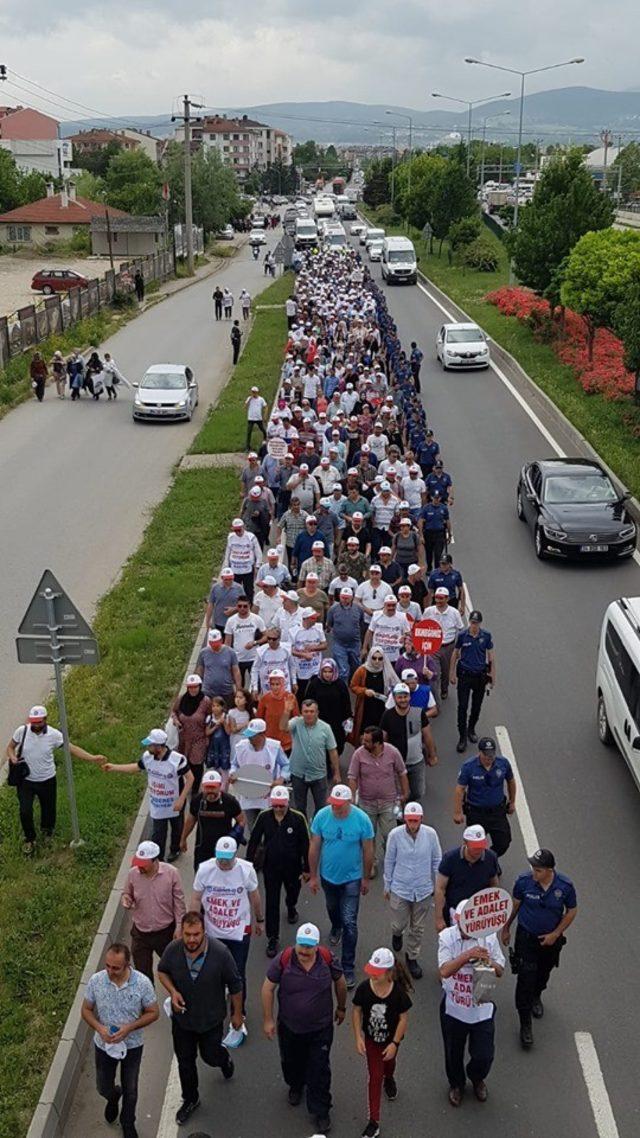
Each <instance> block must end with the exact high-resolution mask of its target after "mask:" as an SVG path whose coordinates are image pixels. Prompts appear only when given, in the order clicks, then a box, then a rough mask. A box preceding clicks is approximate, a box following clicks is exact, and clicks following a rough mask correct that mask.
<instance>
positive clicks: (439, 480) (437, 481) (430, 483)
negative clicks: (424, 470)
mask: <svg viewBox="0 0 640 1138" xmlns="http://www.w3.org/2000/svg"><path fill="white" fill-rule="evenodd" d="M424 484H425V486H426V488H427V494H428V495H429V497H430V498H432V497H433V495H434V493H435V492H436V491H437V492H438V494H439V495H440V497H441V499H442V501H443V502H444V503H445V505H447V504H448V502H449V491H450V489H451V487H452V485H453V479H452V478H451V475H450V474H447V473H446V471H444V470H432V471H431V474H427V477H426V478H425V480H424Z"/></svg>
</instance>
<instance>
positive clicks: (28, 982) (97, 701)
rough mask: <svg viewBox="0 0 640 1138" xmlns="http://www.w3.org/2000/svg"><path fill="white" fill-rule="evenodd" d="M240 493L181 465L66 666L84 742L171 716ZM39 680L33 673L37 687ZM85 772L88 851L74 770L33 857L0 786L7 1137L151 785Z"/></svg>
mask: <svg viewBox="0 0 640 1138" xmlns="http://www.w3.org/2000/svg"><path fill="white" fill-rule="evenodd" d="M290 290H291V279H290V277H289V278H287V277H283V278H280V279H279V280H277V281H276V282H275V283H274V284H273V285H271V286H270V287H269V288H268V289H266V290H265V292H264V293H262V294H261V295H260V296H259V297H258V298H257V303H258V305H263V304H267V305H271V304H275V305H279V306H280V307H278V308H274V309H267V310H265V311H261V310H259V311H258V312H257V313H256V317H255V321H254V324H253V326H252V330H251V333H250V335H249V338H248V341H247V345H246V348H245V351H244V353H243V357H242V361H243V362H242V372H241V375H240V378H239V380H238V372H239V371H240V367H241V365H240V364H239V365H238V368H237V369H236V371H235V373H234V376H233V378H232V380H231V382H230V384H229V385H228V387H227V389H225V392H224V394H223V397H222V399H221V401H220V421H221V423H222V429H223V433H224V432H231V430H232V427H234V428H235V426H236V425H237V424H244V399H245V398H246V391H247V390H248V388H249V387H251V385H252V384H253V383H259V384H260V386H261V387H262V389H263V391H264V393H265V397H266V398H270V397H272V396H273V395H274V394H275V385H276V383H277V377H278V375H279V372H280V362H281V359H282V348H283V343H284V337H285V334H286V322H285V318H284V310H283V308H282V307H281V306H282V305H283V303H284V299H285V297H286V296H288V295H289V292H290ZM214 416H215V413H214V415H213V416H210V417H209V419H208V420H207V422H206V423H205V425H204V426H203V428H202V430H201V432H200V435H199V436H198V437H197V439H196V445H195V446H194V450H196V451H197V452H200V453H202V452H203V451H204V452H206V451H207V450H209V449H210V447H209V445H207V443H206V441H205V440H203V439H202V438H201V436H203V435H207V436H208V437H209V438H210V437H211V425H212V421H213V419H214ZM242 430H243V432H244V428H243V429H242ZM213 438H214V441H215V438H216V436H215V435H214V436H213ZM227 441H228V440H227ZM243 441H244V433H242V437H241V438H240V439H239V441H238V442H236V440H235V438H234V439H233V445H227V446H224V447H222V448H220V449H221V450H223V451H224V452H228V451H230V450H233V449H241V448H242V445H243ZM237 503H238V475H237V471H236V470H234V469H232V468H230V467H222V468H217V469H204V470H193V471H178V472H177V473H176V474H175V477H174V479H173V482H172V484H171V486H170V489H169V491H168V493H167V495H166V497H165V498H164V500H163V501H162V502H161V504H160V505H159V506H158V507H157V508H156V510H155V511H154V513H153V516H152V519H151V522H150V523H149V526H148V527H147V529H146V531H145V533H144V535H143V538H142V542H141V544H140V547H139V548H138V550H137V551H136V553H134V554H133V556H132V557H131V558H130V559H129V560H128V561H127V563H126V564H125V566H124V569H123V572H122V575H121V577H120V579H119V580H118V582H117V584H116V585H115V586H114V587H113V589H111V591H110V592H109V593H108V594H107V595H106V596H105V597H104V598H103V599H102V600H101V601H100V603H99V605H98V610H97V613H96V617H95V620H94V622H93V627H94V629H95V633H96V636H97V639H98V642H99V644H100V651H101V663H100V664H99V666H98V667H95V668H74V669H72V670H71V671H70V673H69V674H68V676H67V677H66V679H65V693H66V699H67V712H68V716H69V724H70V732H71V738H72V740H73V741H74V742H75V743H78V744H80V745H81V746H83V747H85V748H86V749H87V750H89V751H91V752H93V753H97V754H105V755H107V756H108V758H109V759H113V760H114V761H118V762H123V761H126V760H129V761H131V759H133V758H135V757H137V756H138V755H139V754H140V739H142V738H143V737H144V735H145V734H146V733H147V731H148V730H149V728H150V727H152V726H153V725H154V724H159V723H163V722H164V720H165V718H166V715H167V710H168V707H169V705H170V702H171V700H172V699H173V697H174V695H175V692H176V690H177V688H178V686H179V684H180V681H181V679H182V676H183V674H184V669H185V665H186V662H187V660H188V658H189V654H190V652H191V649H192V646H193V642H194V639H195V636H196V634H197V630H198V628H199V626H200V623H201V620H202V616H203V611H204V600H205V597H206V595H207V593H208V588H209V584H210V581H211V576H212V573H213V571H214V569H215V567H216V566H217V565H219V563H220V561H221V558H222V554H223V550H224V545H225V542H226V537H227V533H228V528H229V521H230V519H231V517H232V516H233V514H234V513H235V512H236V510H237ZM27 685H28V675H27V673H26V672H25V692H26V691H27ZM25 702H26V703H27V704H28V702H29V700H28V699H27V697H26V695H25ZM52 718H53V720H54V721H55V713H53V709H52ZM74 772H75V782H76V793H77V799H78V813H79V817H80V828H81V833H82V835H83V837H84V838H85V839H86V845H84V846H82V847H81V848H79V849H78V850H76V851H72V850H70V849H69V846H68V842H69V840H70V837H71V828H70V819H69V811H68V802H67V797H66V790H65V784H64V774H63V771H62V769H59V784H60V785H59V792H58V807H59V821H58V827H57V833H56V836H55V838H54V839H53V841H52V842H51V843H50V844H49V845H48V846H47V847H41V848H39V849H38V852H37V853H36V854H35V856H34V857H33V858H32V859H25V858H24V857H23V855H22V853H21V848H22V837H21V832H20V826H19V821H18V808H17V801H16V794H15V791H14V790H13V789H11V788H10V787H8V786H4V787H2V788H0V889H1V895H2V905H1V907H0V1101H1V1102H2V1111H0V1138H17V1136H20V1135H24V1134H25V1133H26V1131H27V1129H28V1126H29V1121H30V1118H31V1115H32V1113H33V1110H34V1108H35V1105H36V1103H37V1100H38V1095H39V1093H40V1090H41V1087H42V1084H43V1082H44V1079H45V1077H46V1074H47V1070H48V1067H49V1064H50V1062H51V1059H52V1057H53V1054H54V1051H55V1049H56V1046H57V1043H58V1038H59V1035H60V1031H61V1028H62V1026H63V1024H64V1022H65V1020H66V1017H67V1014H68V1011H69V1007H70V1005H71V1003H72V1000H73V997H74V994H75V991H76V988H77V985H78V981H79V978H80V976H81V974H82V970H83V968H84V962H85V960H86V956H87V952H88V950H89V947H90V945H91V941H92V939H93V936H94V935H95V930H96V927H97V922H98V920H99V917H100V915H101V913H102V910H103V908H104V905H105V902H106V900H107V898H108V895H109V892H110V890H111V885H112V882H113V879H114V877H115V874H116V871H117V867H118V865H119V862H120V860H121V858H122V851H123V848H124V846H125V844H126V840H127V837H128V834H129V832H130V829H131V824H132V821H133V818H134V817H135V814H136V812H137V809H138V806H139V802H140V798H141V796H142V793H143V790H144V783H143V780H142V778H137V777H135V776H131V777H129V778H126V777H124V776H123V777H121V778H114V777H113V776H109V775H107V774H104V773H103V772H102V771H101V770H100V769H99V768H97V767H95V766H91V765H89V764H86V763H82V762H74ZM16 1072H19V1077H16Z"/></svg>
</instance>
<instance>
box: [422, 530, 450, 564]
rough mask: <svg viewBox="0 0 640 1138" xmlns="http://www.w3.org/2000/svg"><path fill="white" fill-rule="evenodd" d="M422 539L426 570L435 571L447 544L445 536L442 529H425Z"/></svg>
mask: <svg viewBox="0 0 640 1138" xmlns="http://www.w3.org/2000/svg"><path fill="white" fill-rule="evenodd" d="M423 537H424V556H425V560H426V563H427V569H428V570H429V569H437V567H438V565H439V564H440V558H441V557H442V554H443V553H444V547H445V545H446V543H447V535H446V533H445V531H444V530H443V529H426V530H425V531H424V533H423Z"/></svg>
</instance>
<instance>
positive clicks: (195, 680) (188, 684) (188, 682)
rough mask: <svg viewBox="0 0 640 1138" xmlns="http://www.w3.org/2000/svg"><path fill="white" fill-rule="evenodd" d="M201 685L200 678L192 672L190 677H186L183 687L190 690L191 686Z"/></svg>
mask: <svg viewBox="0 0 640 1138" xmlns="http://www.w3.org/2000/svg"><path fill="white" fill-rule="evenodd" d="M201 683H202V676H198V675H196V673H195V672H194V673H193V675H192V676H187V679H186V683H185V687H188V688H190V687H192V686H193V687H195V685H196V684H198V687H199V686H200V684H201Z"/></svg>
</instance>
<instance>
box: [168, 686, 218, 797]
mask: <svg viewBox="0 0 640 1138" xmlns="http://www.w3.org/2000/svg"><path fill="white" fill-rule="evenodd" d="M210 715H211V700H210V699H209V696H208V695H205V694H204V692H203V690H202V679H201V677H200V676H196V675H193V676H187V690H186V691H185V693H184V695H181V696H178V698H177V699H176V700H175V702H174V705H173V708H172V709H171V718H172V720H173V722H174V723H175V725H176V727H177V728H178V751H179V752H180V754H182V755H185V756H186V759H187V761H188V763H189V769H190V770H191V771H192V772H193V788H192V794H197V793H198V790H199V789H200V780H201V779H202V772H203V770H204V767H203V764H204V760H205V757H206V754H207V748H208V746H209V738H208V735H207V720H208V719H209V716H210Z"/></svg>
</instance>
